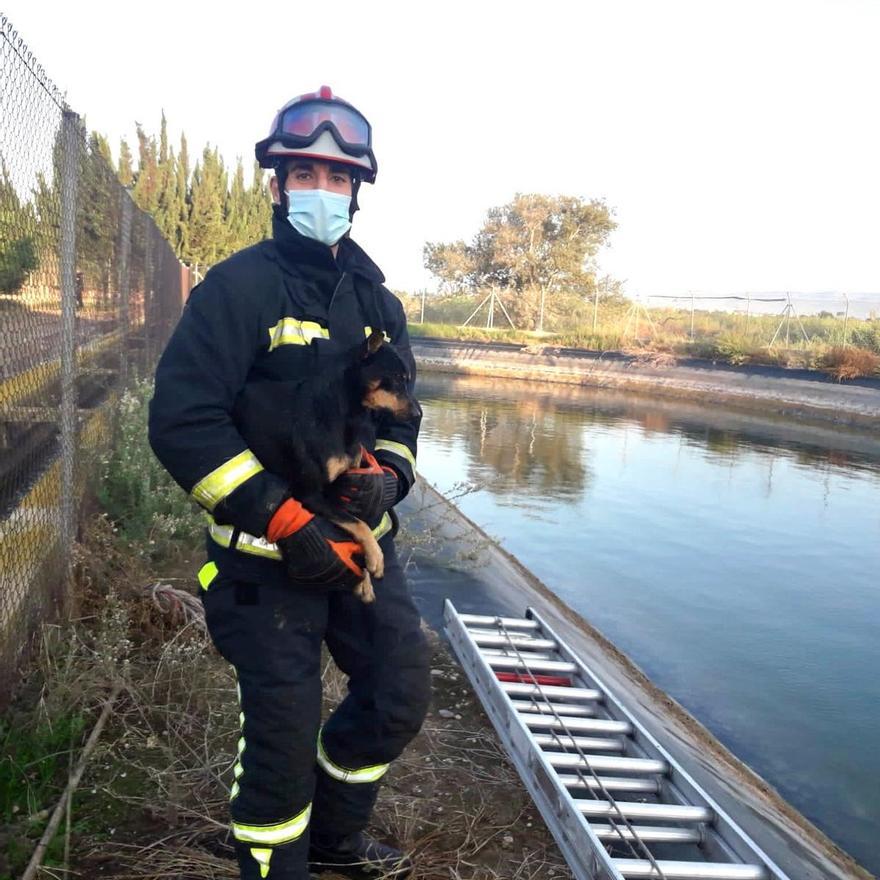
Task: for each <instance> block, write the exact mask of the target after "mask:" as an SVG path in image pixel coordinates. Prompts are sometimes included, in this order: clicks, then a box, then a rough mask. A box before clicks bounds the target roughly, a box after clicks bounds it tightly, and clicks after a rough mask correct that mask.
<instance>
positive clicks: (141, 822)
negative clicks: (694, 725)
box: [0, 519, 570, 880]
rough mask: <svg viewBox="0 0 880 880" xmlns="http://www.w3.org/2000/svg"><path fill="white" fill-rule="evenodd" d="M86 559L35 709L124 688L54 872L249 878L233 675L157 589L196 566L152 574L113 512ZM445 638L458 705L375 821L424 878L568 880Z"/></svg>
mask: <svg viewBox="0 0 880 880" xmlns="http://www.w3.org/2000/svg"><path fill="white" fill-rule="evenodd" d="M187 568H190V566H187ZM78 570H79V587H80V601H81V607H80V612H79V616H78V619H77V620H76V621H75V622H74V623H73V624H72V625H71V626H70V627H69V628H67V629H60V628H55V629H53V630H52V631H51V632H47V636H46V639H45V647H44V651H43V652H42V669H41V671H40V678H41V681H42V685H41V687H40V693H39V694H36V693H32V694H31V695H30V696H31V702H32V706H31V710H32V712H34V713H37V712H43V713H49V714H52V713H54V712H59V711H62V708H63V711H65V712H69V711H71V710H72V709H74V708H78V709H81V710H83V711H84V712H86V713H87V714H88V713H91V712H93V710H94V709H95V707H97V706H98V705H99V704H100V702H101V700H102V699H103V698H104V697H105V696H106V694H107V692H108V691H109V689H110V688H111V687H112V686H113V685H114V684H117V683H119V684H122V686H123V692H122V695H121V697H120V698H119V700H118V701H117V704H116V709H115V712H114V716H113V720H112V722H111V723H110V724H109V725H108V727H107V729H106V730H105V732H104V734H103V736H102V738H101V740H100V742H99V745H98V747H97V749H96V752H95V754H94V755H93V757H92V759H91V761H90V763H89V765H88V767H87V769H86V775H85V776H84V778H83V781H82V783H81V785H80V788H79V790H78V792H77V794H76V796H75V799H74V803H73V812H72V819H73V822H72V834H71V856H70V863H69V870H68V871H64V870H62V869H61V868H60V867H58V864H59V861H60V859H58V858H57V857H56V858H55V861H54V862H52V860H50V864H54V865H55V866H56V867H47V868H46V869H44V871H43V872H42V874H41V876H43V877H56V876H57V877H62V876H65V877H84V878H85V877H88V878H91V877H107V878H111V877H112V878H117V880H123V878H145V880H160V878H162V880H165V878H175V880H209V878H211V880H213V878H218V880H219V878H234V877H236V876H237V872H236V868H235V864H234V862H233V853H232V847H231V845H230V840H229V836H228V830H227V822H228V816H227V809H228V801H227V797H228V795H227V792H228V786H229V785H230V783H231V768H232V765H233V763H234V757H235V744H236V740H237V737H238V706H237V702H236V697H235V688H234V681H233V677H232V673H231V670H230V668H229V667H228V665H227V664H226V663H225V662H224V661H223V660H222V659H221V658H220V657H219V655H218V654H217V653H216V652H215V651H214V649H213V647H212V646H211V645H210V643H209V641H208V638H207V636H206V635H205V632H204V630H203V628H202V626H201V625H200V620H199V619H198V618H197V617H195V618H193V617H192V616H191V614H189V613H188V610H187V606H186V605H185V604H182V603H179V602H175V601H174V600H173V594H171V593H170V592H169V591H167V590H159V591H158V595H157V591H156V590H154V589H153V587H154V586H155V584H156V583H157V581H161V582H162V583H166V584H168V583H170V584H173V585H174V586H175V587H178V588H180V587H183V586H185V585H187V586H188V581H189V580H190V578H189V577H188V576H187V573H186V572H185V571H183V570H181V571H175V570H174V567H173V566H172V567H168V568H166V569H165V570H164V571H161V572H157V571H155V570H154V571H145V570H144V563H143V557H142V556H139V555H138V554H136V553H132V551H130V550H126V549H124V548H123V547H121V546H120V542H119V541H118V539H117V538H116V536H115V535H114V534H113V533H112V531H111V529H110V527H109V525H108V524H107V523H106V521H104V520H102V519H97V520H96V521H95V522H94V523H93V527H92V529H91V531H90V534H89V536H88V540H87V542H86V544H85V545H84V546H83V547H82V548H80V551H79V559H78ZM159 574H162V575H163V577H161V579H160V578H159V577H158V575H159ZM432 639H433V643H434V674H433V675H432V679H433V681H434V685H435V694H434V701H435V706H436V707H437V709H439V708H444V709H449V710H452V714H453V716H454V717H441V716H440V715H439V714H438V713H437V711H436V710H435V711H434V712H432V714H431V715H429V717H428V720H427V722H426V724H425V727H424V729H423V731H422V733H421V734H420V735H419V737H418V738H417V739H416V741H415V742H414V743H413V744H412V745H411V746H410V748H409V749H408V750H407V752H406V753H405V754H404V756H403V757H402V758H401V759H400V760H399V761H397V762H395V764H394V765H393V767H392V769H391V771H390V772H389V774H388V776H387V779H386V783H385V785H384V787H383V791H382V795H381V796H380V800H379V803H378V806H377V809H376V814H375V823H374V828H373V832H374V833H375V834H376V835H377V836H379V837H380V838H384V839H393V840H397V841H399V842H400V843H401V844H402V845H403V846H404V847H405V848H406V849H407V850H408V851H410V852H412V853H413V855H414V857H415V859H416V862H417V865H418V868H417V871H416V873H415V875H414V878H415V880H441V878H442V880H455V878H473V880H501V878H505V880H545V878H557V880H558V878H566V877H570V874H569V872H568V870H567V868H566V867H565V865H564V863H563V862H562V860H561V857H560V856H559V854H558V851H557V850H556V848H555V845H554V844H553V841H552V839H551V837H550V835H549V834H548V832H547V831H546V829H545V828H544V827H543V824H542V822H541V820H540V817H539V816H538V815H537V813H536V811H535V809H534V808H533V806H532V803H531V801H530V799H529V797H528V795H527V794H526V792H525V790H524V789H523V787H522V786H521V784H520V783H519V781H518V779H517V777H516V775H515V773H514V772H513V770H512V769H511V768H510V766H509V765H508V764H507V762H506V761H505V759H504V756H503V755H502V754H501V753H500V751H499V748H498V746H497V744H496V740H495V737H494V734H493V732H492V731H491V729H490V728H489V726H488V724H487V722H486V720H485V718H484V717H483V714H482V711H481V710H480V709H479V707H478V706H477V705H475V703H474V700H473V697H472V695H471V693H470V689H469V687H468V686H467V685H466V682H465V681H464V679H463V677H462V676H461V674H460V672H459V671H458V668H457V666H456V665H455V664H454V662H453V661H452V660H451V658H450V657H449V655H448V653H447V652H446V650H445V649H444V648H443V647H442V646H441V645H440V643H439V641H438V640H437V639H436V637H434V636H432ZM323 680H324V690H325V704H326V705H325V708H326V709H327V710H328V711H329V710H330V709H331V708H332V706H333V705H334V704H335V702H337V701H338V700H339V699H341V697H342V695H343V694H344V692H345V681H344V679H343V677H342V676H341V675H340V673H339V672H338V671H337V670H336V668H335V667H334V666H333V664H332V663H331V662H330V661H329V660H328V661H326V663H325V668H324V672H323ZM449 714H450V713H449V712H445V713H444V716H448V715H449ZM87 727H88V728H90V727H91V723H89V724H88V725H87ZM64 781H66V780H59V783H60V785H63V782H64ZM38 806H41V807H49V808H50V807H51V806H52V804H45V805H34V809H33V812H35V813H36V812H37V807H38ZM30 818H32V817H30ZM26 825H27V826H28V827H30V825H33V826H34V828H33V834H32V835H31V837H32V836H34V835H35V836H39V832H40V831H41V826H40V823H39V822H29V817H27V816H23V817H22V823H21V828H20V829H17V830H23V829H24V828H25V826H26ZM29 834H30V832H29ZM57 851H59V850H56V852H57ZM2 875H3V870H2V869H0V876H2ZM10 876H11V872H10ZM325 876H328V877H329V876H330V875H325Z"/></svg>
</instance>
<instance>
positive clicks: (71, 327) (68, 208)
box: [58, 110, 83, 602]
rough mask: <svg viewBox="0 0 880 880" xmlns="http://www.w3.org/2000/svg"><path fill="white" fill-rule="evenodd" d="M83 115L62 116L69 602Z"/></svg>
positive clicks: (64, 578) (64, 548) (64, 552)
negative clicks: (78, 233)
mask: <svg viewBox="0 0 880 880" xmlns="http://www.w3.org/2000/svg"><path fill="white" fill-rule="evenodd" d="M81 149H83V144H82V137H81V131H80V122H79V115H78V114H76V113H74V112H73V111H72V110H65V111H64V112H63V114H62V117H61V152H62V159H61V237H60V240H59V254H58V258H59V266H60V268H61V413H60V415H61V527H60V529H59V534H60V536H61V565H60V569H61V582H62V596H63V597H64V601H65V602H66V601H67V598H68V588H69V581H70V572H71V566H70V562H71V557H72V553H71V550H72V549H73V541H74V538H75V537H76V433H77V431H76V403H77V401H76V395H77V389H76V199H77V189H78V183H79V169H80V161H79V160H80V150H81Z"/></svg>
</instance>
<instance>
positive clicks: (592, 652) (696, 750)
mask: <svg viewBox="0 0 880 880" xmlns="http://www.w3.org/2000/svg"><path fill="white" fill-rule="evenodd" d="M419 492H420V493H421V494H422V497H423V502H422V505H421V507H422V508H423V509H425V508H427V509H429V511H433V514H432V515H431V514H429V515H431V518H432V520H433V524H434V525H435V526H439V527H440V528H441V530H442V528H443V526H444V522H443V521H444V519H445V521H446V525H447V527H448V525H449V523H450V521H457V525H458V527H459V528H461V527H462V526H464V527H465V528H466V529H467V530H468V531H470V532H472V533H475V534H476V535H478V536H479V537H480V539H481V545H482V546H484V547H485V552H486V554H487V555H488V559H487V561H486V564H485V566H484V568H483V570H482V571H481V572H480V578H481V579H483V580H486V581H487V582H489V583H491V584H492V585H493V586H495V587H496V588H498V589H502V590H504V592H505V593H506V594H507V595H508V597H509V596H510V593H511V592H512V591H515V592H517V593H519V594H520V595H521V596H522V599H523V600H524V603H525V604H524V606H523V611H524V610H525V607H526V606H530V607H534V608H535V609H536V610H537V611H539V613H541V614H542V615H543V616H544V617H546V618H547V619H548V622H550V623H551V624H552V625H553V626H554V628H556V629H558V630H559V631H560V635H561V636H562V637H563V638H565V639H566V641H568V642H569V644H570V645H571V646H572V647H573V648H574V649H575V650H580V649H583V648H586V650H587V656H584V660H585V661H586V662H587V663H588V664H591V665H595V666H596V667H597V669H596V671H597V673H599V674H600V675H601V676H603V677H607V678H608V679H609V683H612V684H615V685H619V684H620V683H621V682H624V683H625V685H626V689H627V690H628V692H629V699H635V701H636V703H637V704H638V705H640V706H641V707H643V708H644V709H645V710H646V712H647V714H648V715H649V716H650V717H653V718H655V719H657V720H658V721H660V722H661V723H662V725H663V729H662V730H658V729H656V728H655V729H652V725H651V724H650V723H649V724H646V726H647V727H648V728H649V729H650V731H651V733H652V735H655V736H657V738H658V739H660V740H661V742H662V743H663V745H664V747H667V748H669V743H670V739H671V740H672V741H675V740H678V741H679V742H680V743H681V744H682V745H683V746H684V750H685V752H687V753H690V755H691V756H692V759H693V760H695V761H698V762H701V763H702V764H704V765H705V767H706V769H707V770H708V771H709V772H710V773H711V774H712V775H713V776H715V777H717V779H718V780H721V779H724V778H725V774H724V773H719V772H718V771H719V770H721V771H724V770H726V771H728V774H729V775H731V776H733V779H732V780H730V781H729V783H728V788H729V791H728V794H729V795H730V796H731V797H733V798H735V799H736V800H738V801H739V802H740V803H741V804H742V805H743V806H744V807H745V808H746V812H748V811H753V812H754V813H755V814H756V815H757V816H758V817H759V818H760V819H761V820H762V821H766V822H771V823H773V825H774V826H776V828H777V829H778V832H779V836H780V837H781V838H787V843H788V844H789V846H790V847H791V849H793V850H795V851H798V850H800V851H801V852H802V854H803V857H805V858H806V859H807V861H808V862H810V863H812V865H813V866H814V867H816V869H817V870H820V871H822V873H821V874H812V873H810V874H809V875H807V874H803V873H799V874H795V875H794V876H793V878H792V880H804V878H806V877H807V876H809V877H817V878H818V877H822V878H825V877H834V878H847V880H875V878H874V875H872V874H871V873H870V872H869V871H867V870H866V869H865V868H863V867H862V866H861V865H860V864H858V862H856V860H855V859H854V858H853V857H852V856H850V855H849V854H848V853H847V852H846V851H844V850H843V849H842V848H841V847H839V846H838V845H837V844H836V843H834V841H833V840H831V839H830V838H829V837H828V836H827V835H826V834H825V833H824V832H823V831H821V830H820V829H819V828H817V827H816V826H815V825H813V824H812V823H811V822H810V821H809V819H807V818H806V817H805V816H804V815H803V814H801V813H800V812H799V811H798V810H797V809H796V808H795V807H793V806H792V805H791V804H789V803H788V802H787V801H786V800H785V799H784V798H783V797H782V796H781V795H780V794H779V792H778V791H777V790H776V789H775V788H774V787H773V786H772V785H770V783H768V782H767V781H766V780H765V779H763V778H762V777H761V776H759V775H758V774H757V773H756V772H755V771H754V770H752V769H751V767H749V766H748V765H747V764H745V763H744V762H743V761H741V760H740V759H739V758H737V757H736V756H735V755H734V754H733V753H732V752H730V751H729V750H728V749H727V748H726V746H724V745H723V744H722V743H721V742H720V741H719V740H718V739H716V737H715V736H714V735H713V734H712V733H711V732H710V731H709V730H708V729H707V728H706V727H705V726H704V725H703V724H702V723H701V722H699V721H698V720H697V719H696V718H694V717H693V716H692V715H691V714H690V713H689V712H688V711H687V710H686V709H685V708H684V707H683V706H682V705H681V704H680V703H678V702H677V701H676V700H675V699H674V698H672V697H671V696H669V694H667V693H666V692H665V691H663V690H661V689H660V688H659V687H657V686H656V685H655V684H653V682H651V680H650V679H649V678H648V676H647V675H646V674H645V673H644V672H643V671H642V669H641V668H640V667H639V666H638V665H637V664H636V663H635V662H634V661H633V660H632V659H631V658H630V657H629V656H628V655H627V654H625V653H624V652H623V651H621V650H620V649H619V648H618V647H617V646H616V645H614V644H613V643H612V642H611V641H610V640H609V639H607V638H606V637H605V636H604V635H602V633H601V632H599V630H597V629H596V628H595V627H594V626H593V625H592V624H590V623H589V621H587V620H586V619H585V618H584V617H582V616H581V615H580V614H578V613H577V612H576V611H574V610H573V609H571V608H570V607H569V606H568V605H566V604H565V603H564V602H563V601H562V600H561V599H560V598H559V597H558V596H556V594H554V593H553V592H552V591H551V590H550V589H549V587H547V586H546V584H544V583H543V582H542V581H541V580H540V579H539V578H538V577H536V576H535V575H534V574H533V573H532V572H531V571H529V569H527V568H526V567H525V566H524V565H523V564H522V563H521V562H520V561H519V560H518V559H517V558H516V557H515V556H514V555H513V554H511V553H509V552H508V551H506V550H505V549H504V548H502V547H500V546H499V545H498V544H496V543H495V542H494V541H493V540H492V538H491V537H490V536H489V535H488V534H486V532H484V531H483V529H481V528H480V526H478V525H477V524H476V523H474V522H473V521H472V520H471V519H470V518H468V517H467V516H466V515H465V514H464V513H462V512H461V511H460V510H459V509H458V508H457V507H456V506H455V505H454V504H453V503H452V502H450V501H447V499H446V498H445V497H443V496H442V495H441V494H440V493H439V492H437V491H436V490H435V489H434V488H433V487H431V486H429V485H428V484H427V483H426V482H425V481H424V480H423V479H421V478H420V479H419V481H418V484H417V487H416V489H415V491H414V493H413V494H416V493H419ZM413 501H415V499H413ZM411 503H413V502H411ZM416 503H417V502H416ZM417 509H418V508H417ZM440 511H442V514H441V513H440ZM582 656H583V655H582ZM624 696H625V697H626V696H627V695H626V694H624ZM628 708H630V709H632V705H631V704H629V705H628ZM639 714H641V713H639ZM640 721H642V722H643V723H645V719H644V718H643V717H640ZM676 757H677V756H676ZM685 765H686V769H687V770H688V772H692V770H693V765H692V764H688V763H686V762H685ZM700 781H701V784H702V783H703V782H704V780H702V779H701V780H700ZM711 793H712V795H713V796H714V797H716V799H719V798H718V797H717V795H718V792H711ZM721 806H722V808H724V809H728V807H729V804H725V803H723V802H722V804H721ZM734 818H735V819H736V820H737V821H740V822H741V824H744V823H742V816H734ZM747 830H749V831H750V833H751V829H747ZM761 845H762V846H765V849H767V854H768V855H769V856H770V857H771V858H774V859H775V855H774V853H773V852H771V851H770V848H769V847H766V845H765V844H764V843H761Z"/></svg>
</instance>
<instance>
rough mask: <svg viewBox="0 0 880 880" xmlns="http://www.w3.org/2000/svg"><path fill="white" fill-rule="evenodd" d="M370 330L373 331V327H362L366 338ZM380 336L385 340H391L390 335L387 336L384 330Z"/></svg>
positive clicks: (368, 336)
mask: <svg viewBox="0 0 880 880" xmlns="http://www.w3.org/2000/svg"><path fill="white" fill-rule="evenodd" d="M372 332H373V328H372V327H364V336H366V337H367V339H369V338H370V334H371V333H372ZM382 338H383V339H384V340H385V341H386V342H391V337H390V336H389V335H388V334H387V333H386V332H385V331H384V330H383V331H382Z"/></svg>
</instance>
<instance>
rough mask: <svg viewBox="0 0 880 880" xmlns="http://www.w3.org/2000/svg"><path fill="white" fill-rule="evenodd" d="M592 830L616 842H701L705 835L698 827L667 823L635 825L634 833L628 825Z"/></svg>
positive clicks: (597, 826) (600, 826)
mask: <svg viewBox="0 0 880 880" xmlns="http://www.w3.org/2000/svg"><path fill="white" fill-rule="evenodd" d="M590 830H591V831H592V832H593V834H595V835H596V837H598V838H599V840H604V841H607V842H608V843H614V841H616V840H620V839H621V837H622V838H623V839H624V840H636V839H639V840H641V841H644V842H645V843H699V842H700V841H701V840H702V839H703V835H702V834H701V833H700V830H699V829H698V828H669V827H667V826H665V825H633V831H635V834H633V833H632V832H631V831H630V830H629V828H627V826H626V825H618V826H617V827H616V828H615V827H614V826H613V825H593V823H592V822H591V823H590Z"/></svg>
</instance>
